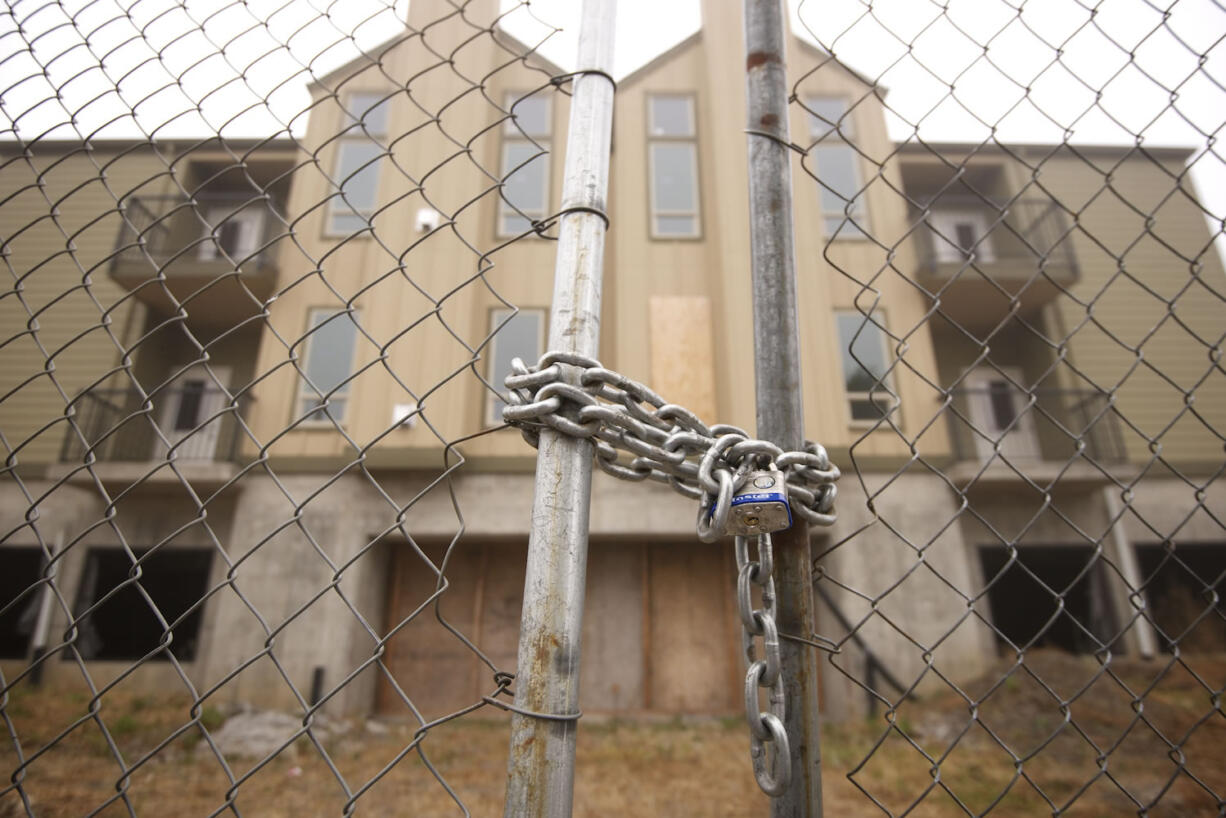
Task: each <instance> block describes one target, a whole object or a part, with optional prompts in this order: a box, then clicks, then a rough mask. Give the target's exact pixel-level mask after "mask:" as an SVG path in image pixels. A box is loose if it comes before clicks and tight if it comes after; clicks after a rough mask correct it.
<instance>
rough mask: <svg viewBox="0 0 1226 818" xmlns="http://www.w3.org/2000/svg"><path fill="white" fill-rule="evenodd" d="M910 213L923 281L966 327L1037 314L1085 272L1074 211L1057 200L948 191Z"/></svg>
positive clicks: (989, 325)
mask: <svg viewBox="0 0 1226 818" xmlns="http://www.w3.org/2000/svg"><path fill="white" fill-rule="evenodd" d="M911 218H912V220H913V222H917V223H918V227H917V228H916V230H915V232H914V234H913V235H914V236H915V240H916V243H917V250H918V256H919V271H918V272H919V275H918V278H919V282H920V284H921V285H922V286H924V287H925V288H926V289H927V290H928V291H929V292H931V293H933V294H935V295H938V296H939V297H940V299H941V311H942V312H943V313H944V314H945V316H946V317H947V318H949V319H950V320H952V321H954V322H956V323H958V324H960V325H961V326H963V327H964V328H966V329H969V330H972V331H982V330H986V329H991V328H992V327H995V326H996V325H998V324H999V323H1000V322H1001V321H1002V320H1004V319H1005V318H1006V317H1007V316H1008V315H1009V314H1010V313H1013V312H1016V313H1017V314H1018V315H1019V316H1021V317H1025V318H1030V317H1033V316H1034V315H1035V313H1037V311H1038V310H1039V309H1040V308H1041V307H1042V306H1043V305H1044V304H1047V303H1048V302H1050V301H1051V300H1052V299H1054V298H1056V297H1057V296H1058V295H1059V294H1060V293H1061V291H1062V290H1063V289H1065V288H1068V287H1070V286H1072V285H1074V284H1076V283H1077V281H1078V279H1079V277H1080V276H1079V273H1078V269H1077V259H1076V255H1075V253H1074V252H1073V244H1072V235H1071V234H1070V232H1069V230H1070V226H1071V222H1070V220H1069V217H1068V214H1066V213H1065V212H1064V211H1063V210H1062V209H1061V208H1060V207H1059V206H1058V205H1057V204H1056V203H1055V202H1053V201H1051V200H1020V201H1014V202H1010V203H1007V204H1003V203H991V202H987V201H984V200H983V199H981V198H978V197H975V196H941V197H939V198H937V199H935V200H933V201H932V202H930V203H929V204H928V206H927V209H926V210H924V211H914V212H913V213H912V215H911Z"/></svg>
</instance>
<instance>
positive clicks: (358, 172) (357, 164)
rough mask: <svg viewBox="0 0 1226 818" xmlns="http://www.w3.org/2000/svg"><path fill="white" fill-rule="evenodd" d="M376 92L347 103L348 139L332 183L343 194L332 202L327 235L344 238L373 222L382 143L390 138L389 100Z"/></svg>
mask: <svg viewBox="0 0 1226 818" xmlns="http://www.w3.org/2000/svg"><path fill="white" fill-rule="evenodd" d="M383 97H384V95H383V94H380V93H372V92H366V91H363V92H358V93H353V94H350V95H349V96H348V97H346V100H345V110H346V113H345V114H344V127H345V128H346V131H345V134H344V136H342V137H341V138H340V139H338V140H337V141H336V160H335V162H334V164H333V173H332V180H333V181H334V182H335V183H336V185H337V186H338V187H339V194H338V195H335V196H333V197H332V198H331V199H330V200H328V213H327V217H326V218H327V233H328V235H333V236H340V235H347V234H349V233H353V232H354V231H356V230H361V229H362V228H363V227H366V226H368V225H369V223H370V216H371V214H372V213H374V211H375V204H376V201H377V195H378V188H379V165H380V164H381V162H380V159H379V157H380V156H381V155H382V154H383V153H384V147H383V145H382V144H380V142H381V141H383V140H384V138H385V137H386V136H387V109H388V105H387V100H386V99H383Z"/></svg>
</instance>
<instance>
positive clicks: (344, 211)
mask: <svg viewBox="0 0 1226 818" xmlns="http://www.w3.org/2000/svg"><path fill="white" fill-rule="evenodd" d="M364 96H365V97H371V98H372V99H377V100H378V101H377V102H375V103H374V104H373V105H370V106H368V107H364V108H361V110H359V109H358V105H357V103H356V102H355V100H356V99H357V98H359V97H364ZM391 101H392V100H391V97H389V96H388V95H387V93H386V92H384V91H379V90H374V89H361V90H353V91H350V92H348V93H347V94H346V95H345V103H344V106H343V108H342V110H341V111H340V117H341V126H342V128H343V130H344V133H343V134H341V135H340V136H338V137H337V138H336V139H335V140H334V141H333V147H332V178H331V180H330V181H329V186H330V187H331V188H332V192H331V195H329V197H328V203H327V205H325V207H324V208H323V210H324V219H323V221H324V223H323V236H324V238H346V237H352V238H359V237H360V238H369V236H370V234H369V233H365V234H363V233H362V228H358V230H356V231H355V230H345V229H343V228H340V227H338V226H337V225H336V223H335V220H336V218H337V217H338V216H342V217H345V216H356V217H359V218H364V219H366V220H367V221H368V222H369V221H370V218H371V217H372V216H373V215H374V214H375V212H376V211H377V210H378V209H379V182H380V177H381V174H380V173H379V170H378V169H379V165H380V164H382V162H383V155H382V154H384V153H386V152H387V146H386V145H384V144H383V143H381V142H380V141H379V140H380V139H385V138H386V137H387V134H388V130H389V120H390V119H391ZM378 108H382V109H383V128H382V129H381V130H371V129H370V128H368V127H367V125H366V120H368V119H369V114H370V113H371V112H373V111H375V110H376V109H378ZM354 114H357V115H358V116H357V117H356V118H355V117H354ZM371 144H373V145H374V146H375V147H377V148H379V149H380V155H379V156H377V157H376V158H375V159H374V160H373V162H370V163H368V164H366V165H364V166H362V167H361V168H360V169H359V170H355V171H353V172H352V173H348V174H345V176H341V175H340V173H341V157H342V156H343V155H344V152H345V151H344V149H345V146H346V145H371ZM368 169H371V170H372V172H373V173H374V177H375V183H374V189H373V191H372V195H371V198H372V201H371V205H370V208H369V210H359V209H358V208H356V207H353V206H352V205H350V204H348V203H347V202H346V200H345V199H344V198H343V194H342V191H343V189H344V180H345V179H347V178H349V177H350V176H353V175H355V174H358V173H362V172H363V171H366V170H368Z"/></svg>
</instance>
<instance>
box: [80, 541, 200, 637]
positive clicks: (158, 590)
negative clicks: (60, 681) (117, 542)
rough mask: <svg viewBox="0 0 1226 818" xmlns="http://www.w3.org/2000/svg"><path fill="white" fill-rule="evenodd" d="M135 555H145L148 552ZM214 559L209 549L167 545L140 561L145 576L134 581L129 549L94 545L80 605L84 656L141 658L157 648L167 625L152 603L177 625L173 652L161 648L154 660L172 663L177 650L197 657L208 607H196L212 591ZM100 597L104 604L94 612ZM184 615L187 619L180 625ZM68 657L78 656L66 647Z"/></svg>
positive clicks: (87, 564) (82, 587)
mask: <svg viewBox="0 0 1226 818" xmlns="http://www.w3.org/2000/svg"><path fill="white" fill-rule="evenodd" d="M135 553H136V554H137V556H138V557H140V556H141V555H142V554H143V553H146V552H141V551H137V552H135ZM212 557H213V552H212V551H211V550H209V549H207V548H163V549H160V550H159V551H157V552H155V553H153V554H152V555H150V556H149V557H148V558H147V559H145V560H144V561H142V562H141V563H140V568H141V575H140V578H139V580H138V581H133V580H132V576H133V574H134V573H135V570H136V566H134V565H133V563H132V559H131V557H129V556H128V554H127V552H126V551H124V550H123V549H122V548H91V549H90V550H89V553H88V554H86V557H85V567H84V570H83V571H82V574H81V584H80V585H79V586H78V589H77V600H76V606H75V608H74V611H75V613H76V616H77V617H78V624H79V635H78V638H77V643H76V645H77V650H78V651H79V652H80V654H81V656H82V657H83V658H85V659H103V660H106V659H111V660H121V659H140V658H142V657H144V656H146V655H148V654H149V653H150V652H151V651H153V650H156V649H157V648H158V645H159V644H161V643H162V642H163V641H164V639H163V635H164V633H165V627H164V626H163V625H162V623H161V622H159V621H158V618H157V616H156V615H155V614H154V612H153V608H152V607H150V601H152V603H153V605H154V606H156V608H157V610H158V611H159V612H160V613H161V615H162V619H164V620H165V622H166V624H167V625H168V626H173V627H172V631H171V635H172V637H173V638H172V640H171V642H170V645H169V653H168V652H167V651H166V650H158V651H157V653H156V654H154V655H153V656H152V658H153V659H157V660H161V661H168V660H169V659H170V655H171V654H173V655H174V657H175V658H176V659H179V660H180V661H190V660H192V659H194V658H196V648H197V643H198V641H199V637H200V622H201V619H202V614H203V612H204V606H203V605H199V606H197V607H195V608H193V606H196V605H197V603H199V602H200V599H201V598H202V597H203V596H204V594H205V591H206V589H207V586H208V578H209V567H210V565H211V563H212ZM137 582H139V585H140V588H138V587H137ZM140 589H144V592H145V593H144V594H142V593H141V590H140ZM145 595H148V599H146V598H145ZM100 600H101V604H100V605H98V607H97V608H95V609H94V610H92V611H90V610H89V609H90V608H91V607H92V606H93V605H95V604H98V603H99V601H100ZM189 610H191V613H188V611H189ZM86 611H89V613H88V614H86V613H85V612H86ZM184 614H187V615H186V616H184ZM179 617H184V618H183V620H182V621H181V622H178V624H175V623H176V620H178V619H179ZM64 658H65V659H66V660H67V659H70V658H72V654H71V653H70V652H68V651H65V653H64Z"/></svg>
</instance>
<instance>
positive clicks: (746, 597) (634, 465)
mask: <svg viewBox="0 0 1226 818" xmlns="http://www.w3.org/2000/svg"><path fill="white" fill-rule="evenodd" d="M511 370H512V374H511V375H508V376H507V378H506V386H507V389H508V390H509V393H508V403H507V406H506V407H505V408H504V409H503V412H502V418H503V420H504V421H506V422H507V423H509V424H511V425H512V426H515V427H517V428H519V429H520V431H521V432H522V434H523V436H524V439H525V440H527V441H528V442H529V443H531V444H532V445H533V446H537V445H538V444H539V442H540V430H541V429H542V428H544V427H551V428H553V429H557V430H558V431H559V432H562V433H563V434H567V435H571V436H573V437H581V438H590V439H592V441H593V443H594V444H595V446H596V462H597V464H598V465H599V466H600V468H602V469H603V470H604V471H606V472H607V473H609V474H611V475H613V476H614V477H618V478H621V479H623V480H635V481H637V480H646V479H652V480H657V481H659V482H662V483H668V484H670V485H671V486H673V488H675V489H676V490H677V491H679V492H681V493H682V494H684V495H685V496H687V497H693V498H695V499H697V500H699V508H698V521H697V526H696V527H697V531H698V538H699V539H700V540H702V541H703V542H714V541H715V540H717V539H719V538H720V537H721V536H722V535H723V533H724V531H725V527H726V524H727V521H728V515H729V512H730V510H731V507H732V496H733V492H735V491H736V490H737V489H738V488H739V487H740V483H741V482H742V481H743V480H744V479H745V476H746V473H747V472H748V471H749V470H750V469H751V468H754V467H755V466H756V465H770V464H773V465H774V466H776V467H777V468H778V469H779V470H780V472H782V474H783V475H784V481H785V484H786V486H787V496H788V500H789V503H790V504H791V506H792V508H794V509H795V510H796V512H797V513H798V514H800V515H801V516H802V517H804V519H806V520H808V521H809V522H811V523H815V524H817V525H831V524H832V523H833V522H834V520H835V515H834V500H835V496H836V494H837V491H836V488H835V485H834V481H835V480H837V479H838V478H839V470H838V468H837V467H836V466H834V465H832V464H831V463H830V458H829V457H828V456H827V454H826V450H825V449H824V448H822V447H821V446H820V445H818V444H816V443H812V442H806V444H805V450H804V451H800V452H785V451H783V450H782V449H780V448H779V447H778V446H776V445H774V444H773V443H770V442H768V441H765V440H755V439H753V438H750V437H749V436H748V435H747V434H746V433H745V432H744V431H743V430H741V429H739V428H737V427H735V426H728V425H723V424H720V425H715V426H707V425H706V424H704V423H703V422H702V421H701V420H699V419H698V417H697V416H696V415H695V414H694V413H693V412H691V411H689V410H688V409H685V408H684V407H681V406H678V405H676V404H670V403H666V402H665V401H664V399H663V398H661V397H660V396H659V395H657V394H656V393H655V392H653V391H652V390H651V389H649V388H648V387H646V386H644V385H643V384H641V383H638V382H637V381H633V380H631V379H629V378H627V377H625V376H624V375H621V374H618V373H617V372H613V371H612V370H609V369H605V368H604V367H602V366H601V365H600V362H599V361H597V360H595V359H592V358H587V357H584V356H580V355H572V354H569V353H561V352H547V353H545V354H544V355H543V356H541V359H540V361H539V362H538V363H537V365H536V366H534V367H531V368H529V367H528V366H527V365H525V364H524V362H523V361H522V360H520V359H519V358H516V359H514V360H513V361H512V362H511ZM533 390H535V391H533ZM601 400H603V401H605V402H606V403H602V402H601ZM648 407H649V408H648ZM619 451H626V452H629V453H631V454H633V455H635V457H634V458H633V459H632V460H631V461H630V463H629V464H626V463H622V462H619V461H618V454H619ZM756 539H757V543H758V546H757V559H756V560H750V559H749V544H748V538H746V537H741V536H738V537H736V538H735V542H736V565H737V583H736V600H737V611H738V613H739V616H740V620H741V645H742V648H743V649H744V651H745V659H746V662H747V664H748V668H749V669H748V672H747V673H746V675H745V719H746V721H747V722H748V724H749V755H750V759H751V761H752V763H753V772H754V778H755V779H757V782H758V786H759V787H761V788H762V791H763V792H765V793H766V794H767V795H769V796H771V797H779V796H780V795H782V794H783V793H784V792H785V791H786V790H787V788H788V784H789V782H790V780H791V777H792V765H791V761H790V759H791V752H790V750H789V746H788V737H787V733H786V732H785V731H784V727H783V722H784V715H785V712H786V709H785V708H786V704H785V696H784V685H783V675H782V673H781V672H780V658H779V629H778V627H777V626H776V624H775V619H776V615H775V580H774V578H773V577H772V572H773V562H774V561H773V559H772V552H771V538H770V534H768V533H764V534H760V535H758V536H757V538H756ZM754 585H757V586H758V587H759V588H760V589H761V593H762V607H761V608H756V609H755V608H754V606H753V586H754ZM757 637H761V639H762V658H761V659H759V658H757V656H758V651H757V647H756V644H755V639H756V638H757ZM763 688H765V689H767V690H769V691H770V694H769V697H770V705H769V710H768V712H762V710H761V708H760V707H759V706H758V705H759V702H758V695H759V691H760V690H761V689H763ZM768 744H770V745H773V746H774V759H773V761H771V760H770V759H769V751H768V749H767V745H768Z"/></svg>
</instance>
